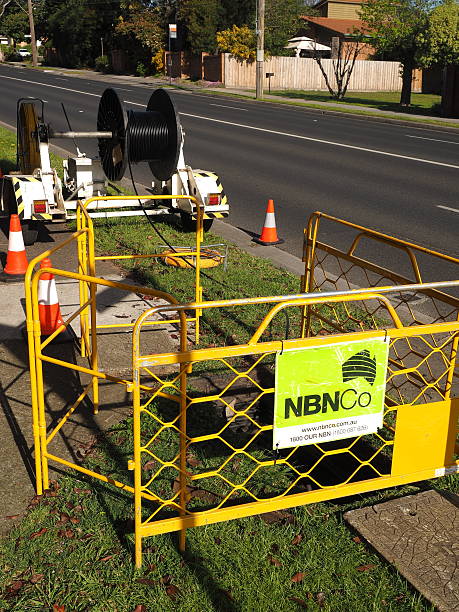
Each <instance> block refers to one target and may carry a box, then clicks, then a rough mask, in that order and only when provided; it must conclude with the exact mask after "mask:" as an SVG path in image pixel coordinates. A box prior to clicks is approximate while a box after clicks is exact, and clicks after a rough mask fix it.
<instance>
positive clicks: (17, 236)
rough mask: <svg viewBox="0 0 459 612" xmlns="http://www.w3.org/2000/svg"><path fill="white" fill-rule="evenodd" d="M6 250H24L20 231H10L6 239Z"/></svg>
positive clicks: (16, 251)
mask: <svg viewBox="0 0 459 612" xmlns="http://www.w3.org/2000/svg"><path fill="white" fill-rule="evenodd" d="M8 250H9V251H14V252H15V253H18V252H20V251H25V246H24V238H23V237H22V232H10V236H9V239H8Z"/></svg>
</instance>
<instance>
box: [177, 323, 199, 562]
mask: <svg viewBox="0 0 459 612" xmlns="http://www.w3.org/2000/svg"><path fill="white" fill-rule="evenodd" d="M197 321H198V319H196V322H197ZM180 368H181V373H180V516H181V517H182V518H184V517H185V514H186V502H187V492H186V488H187V478H186V450H187V444H186V403H187V400H186V385H187V376H186V372H187V366H186V364H181V366H180ZM182 524H183V523H182ZM185 546H186V529H185V528H184V527H182V528H181V530H180V539H179V550H180V552H181V553H183V552H185Z"/></svg>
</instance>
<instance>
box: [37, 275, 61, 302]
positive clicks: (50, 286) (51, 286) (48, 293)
mask: <svg viewBox="0 0 459 612" xmlns="http://www.w3.org/2000/svg"><path fill="white" fill-rule="evenodd" d="M38 303H39V304H42V305H43V306H53V305H54V304H58V303H59V299H58V297H57V291H56V283H55V282H54V278H52V279H50V280H40V282H39V283H38Z"/></svg>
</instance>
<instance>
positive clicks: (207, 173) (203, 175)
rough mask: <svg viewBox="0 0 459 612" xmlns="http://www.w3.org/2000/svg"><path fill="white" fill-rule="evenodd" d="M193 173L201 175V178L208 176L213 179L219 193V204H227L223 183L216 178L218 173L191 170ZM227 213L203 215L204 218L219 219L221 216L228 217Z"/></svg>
mask: <svg viewBox="0 0 459 612" xmlns="http://www.w3.org/2000/svg"><path fill="white" fill-rule="evenodd" d="M193 175H194V176H198V177H202V178H205V177H206V176H208V177H210V178H213V179H215V182H216V184H217V189H216V192H217V193H219V194H221V200H220V206H226V205H227V204H228V198H227V197H226V193H225V192H224V191H223V185H222V184H221V182H220V179H219V178H218V175H217V174H215V172H209V171H208V170H199V171H198V172H196V171H193ZM207 214H210V213H207ZM212 214H213V213H212ZM228 215H229V212H227V213H218V215H217V214H216V215H215V216H213V217H210V216H206V215H204V219H220V218H222V217H228Z"/></svg>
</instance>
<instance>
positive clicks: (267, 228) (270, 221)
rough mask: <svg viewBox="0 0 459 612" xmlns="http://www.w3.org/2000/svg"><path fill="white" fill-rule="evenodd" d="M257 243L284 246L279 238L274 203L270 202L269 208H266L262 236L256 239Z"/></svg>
mask: <svg viewBox="0 0 459 612" xmlns="http://www.w3.org/2000/svg"><path fill="white" fill-rule="evenodd" d="M255 242H258V243H259V244H263V245H264V246H269V245H272V244H282V243H283V242H284V241H283V240H282V239H281V238H279V237H278V235H277V230H276V217H275V216H274V201H273V200H268V206H267V207H266V218H265V224H264V225H263V229H262V230H261V236H260V237H259V238H255Z"/></svg>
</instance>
